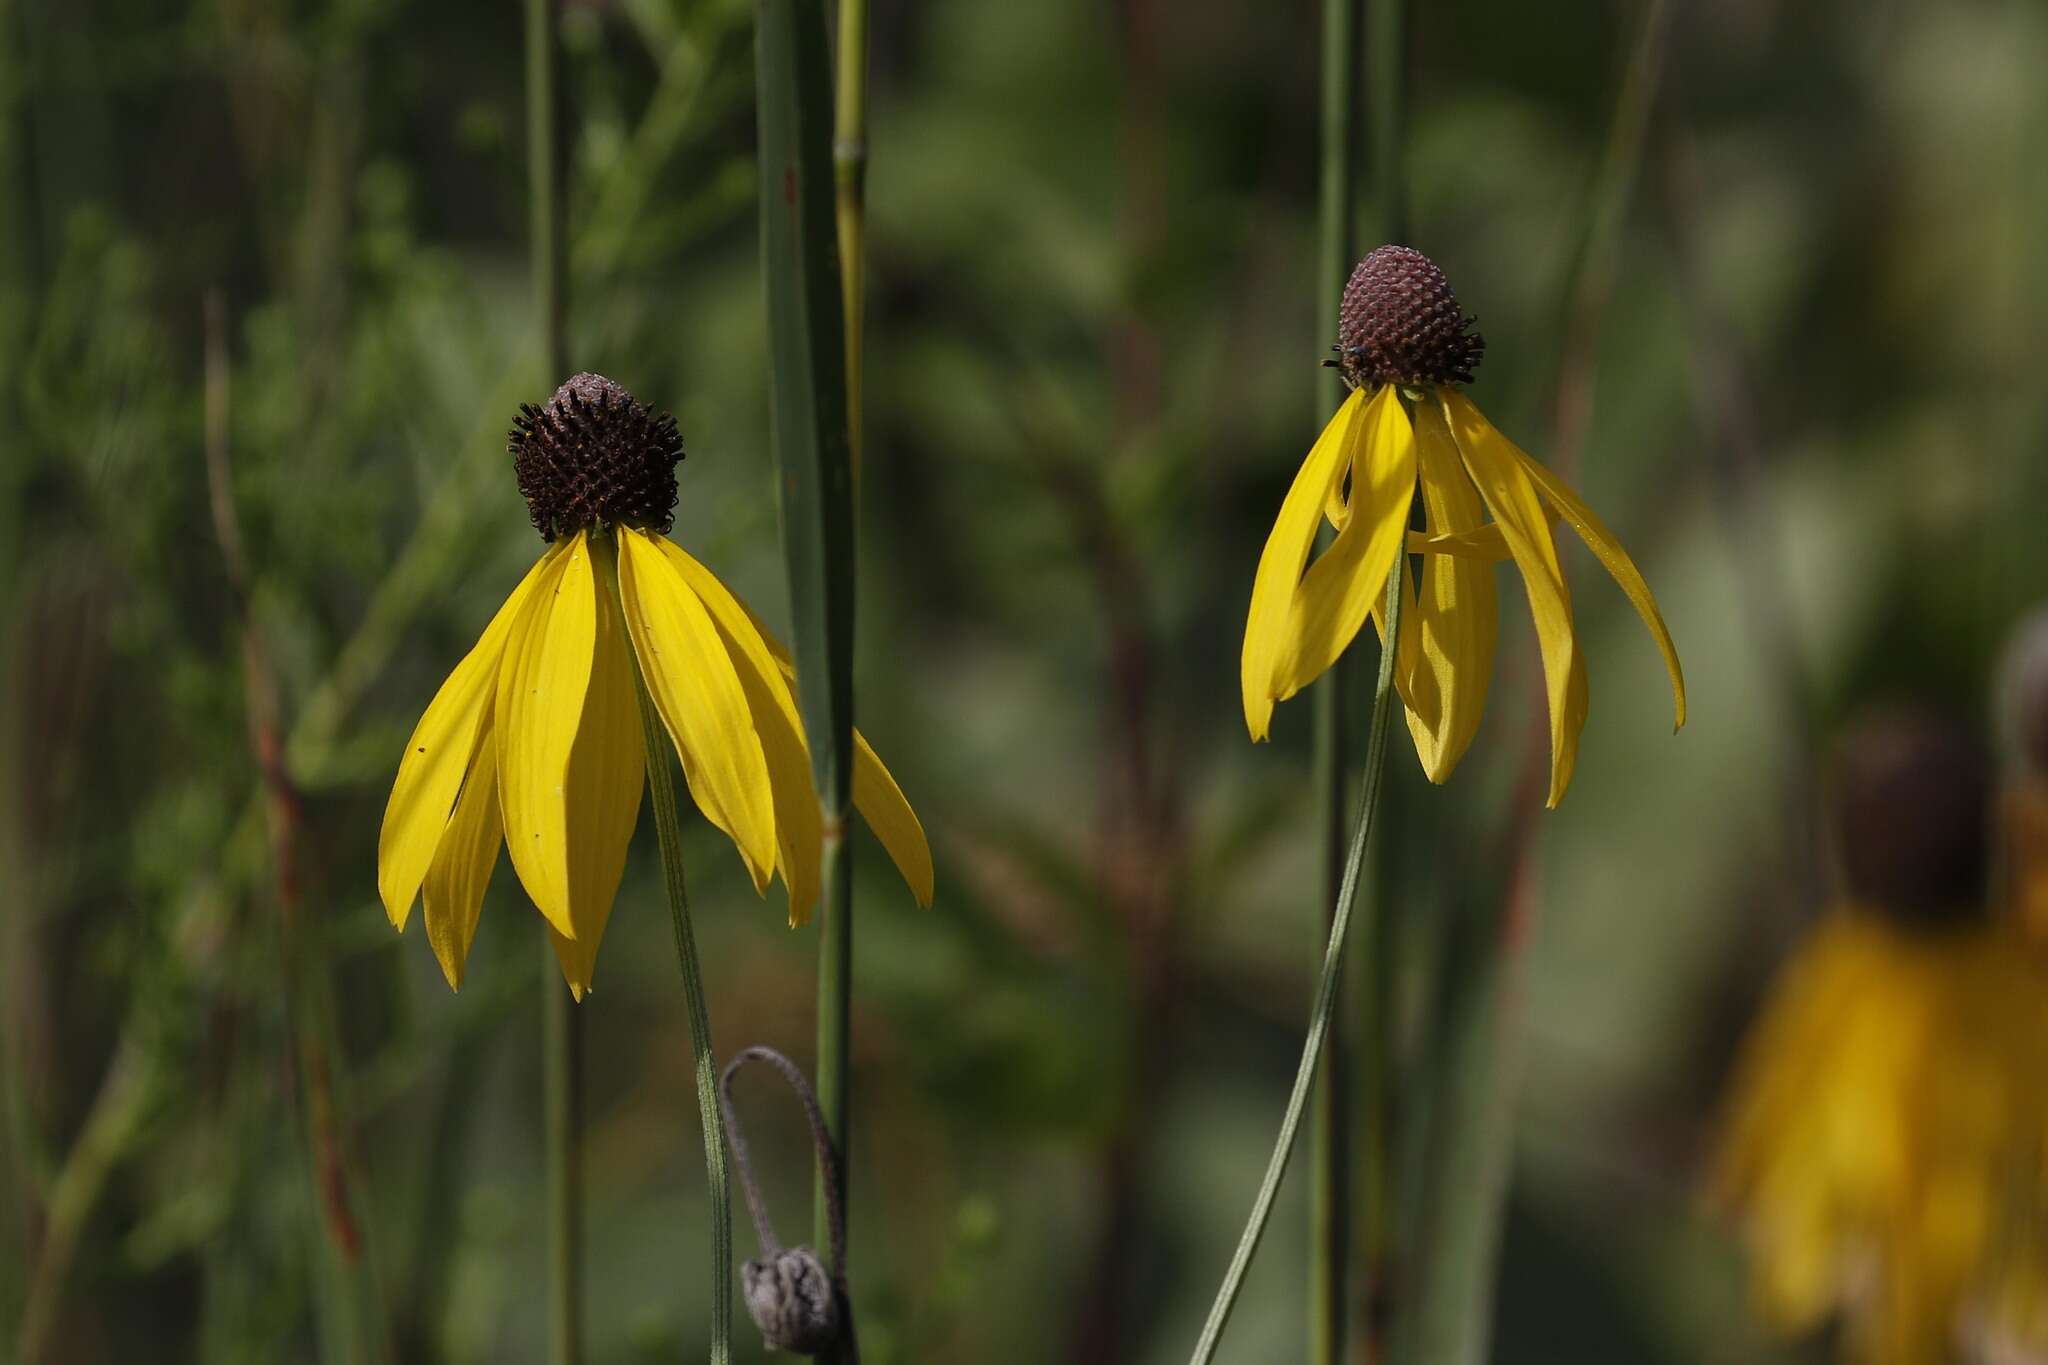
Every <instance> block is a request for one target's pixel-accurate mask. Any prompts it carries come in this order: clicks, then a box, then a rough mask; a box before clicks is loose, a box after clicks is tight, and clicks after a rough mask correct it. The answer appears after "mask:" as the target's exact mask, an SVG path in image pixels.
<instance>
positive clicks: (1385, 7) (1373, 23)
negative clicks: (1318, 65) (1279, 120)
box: [1365, 0, 1408, 242]
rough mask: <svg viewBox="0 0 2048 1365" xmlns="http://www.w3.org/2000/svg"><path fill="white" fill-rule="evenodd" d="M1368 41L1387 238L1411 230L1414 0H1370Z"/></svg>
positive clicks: (1375, 168) (1375, 167)
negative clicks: (1410, 107)
mask: <svg viewBox="0 0 2048 1365" xmlns="http://www.w3.org/2000/svg"><path fill="white" fill-rule="evenodd" d="M1366 24H1367V29H1366V38H1365V47H1366V52H1367V53H1368V54H1369V60H1370V61H1371V63H1372V72H1371V75H1370V79H1369V83H1368V85H1367V99H1368V100H1369V101H1370V103H1371V112H1370V115H1369V118H1370V121H1371V128H1372V133H1371V136H1372V180H1373V203H1374V209H1375V212H1376V217H1377V219H1378V224H1379V236H1380V240H1381V241H1383V242H1401V241H1403V240H1404V239H1405V238H1406V237H1407V236H1408V166H1407V147H1408V141H1407V139H1408V91H1407V86H1408V4H1407V0H1370V4H1369V5H1368V7H1367V11H1366Z"/></svg>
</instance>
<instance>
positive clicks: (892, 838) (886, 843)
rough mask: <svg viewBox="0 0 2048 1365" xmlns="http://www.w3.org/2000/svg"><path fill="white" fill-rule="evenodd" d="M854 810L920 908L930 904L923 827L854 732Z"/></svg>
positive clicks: (929, 858) (928, 848) (928, 859)
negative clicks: (878, 842) (866, 825)
mask: <svg viewBox="0 0 2048 1365" xmlns="http://www.w3.org/2000/svg"><path fill="white" fill-rule="evenodd" d="M853 808H854V809H855V810H857V811H859V812H860V816H861V819H863V820H865V821H867V822H868V828H869V829H871V830H873V831H874V832H875V837H876V838H877V839H879V840H881V841H882V848H883V850H884V851H885V852H886V853H888V855H889V861H891V862H893V863H895V864H896V870H897V871H898V872H900V873H902V874H903V880H904V881H905V882H906V883H907V884H908V885H909V887H910V894H911V896H912V898H913V899H915V900H916V901H917V903H918V904H919V905H923V906H929V905H930V904H931V903H932V891H933V877H932V849H931V845H930V843H928V842H927V841H926V840H925V837H924V825H923V823H922V822H920V821H919V820H918V818H917V812H916V811H914V810H912V809H911V808H910V802H909V800H908V799H907V798H905V796H904V795H903V789H902V788H901V787H899V786H897V785H896V779H895V778H894V777H892V776H890V773H889V770H888V768H886V767H884V766H883V765H882V760H881V759H879V758H877V757H876V756H875V751H874V749H873V747H872V746H870V745H869V744H868V741H867V736H865V735H863V734H861V732H860V731H858V730H855V731H854V732H853Z"/></svg>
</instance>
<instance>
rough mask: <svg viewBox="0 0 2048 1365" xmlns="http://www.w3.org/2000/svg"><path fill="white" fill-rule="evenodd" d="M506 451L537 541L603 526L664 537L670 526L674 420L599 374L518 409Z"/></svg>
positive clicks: (676, 445)
mask: <svg viewBox="0 0 2048 1365" xmlns="http://www.w3.org/2000/svg"><path fill="white" fill-rule="evenodd" d="M506 449H507V451H508V452H509V453H510V454H511V456H512V469H513V472H514V473H515V474H516V475H517V476H518V479H519V495H520V496H521V497H523V498H525V499H526V506H527V508H528V510H529V511H531V512H532V513H533V529H534V530H536V531H539V532H540V534H541V538H542V539H544V540H550V541H552V540H557V539H560V538H561V537H563V536H570V535H574V534H576V532H578V531H587V530H593V529H596V528H599V527H608V526H637V527H640V528H642V529H645V530H652V531H666V530H668V528H669V526H670V525H671V524H673V522H674V521H675V507H676V461H678V460H680V459H682V458H683V443H682V438H681V437H680V436H678V435H677V434H676V419H675V418H673V417H671V416H669V415H668V414H667V413H665V412H661V413H657V412H655V411H654V410H653V409H652V408H649V407H647V406H646V405H645V404H643V403H640V402H638V401H636V400H635V399H634V397H633V395H632V394H630V393H627V392H626V391H625V390H624V389H623V388H620V387H619V386H618V385H617V384H614V383H613V382H612V381H611V380H609V379H606V378H605V377H604V376H603V375H601V374H579V375H577V376H575V377H574V378H572V379H570V380H569V381H568V382H567V383H566V384H564V385H562V387H561V388H559V389H556V390H555V396H554V397H553V398H550V399H549V400H548V403H547V406H546V407H540V408H537V407H535V406H534V405H533V404H531V403H522V404H520V405H519V415H518V416H517V417H514V418H513V419H512V434H511V438H510V440H509V442H508V443H507V446H506Z"/></svg>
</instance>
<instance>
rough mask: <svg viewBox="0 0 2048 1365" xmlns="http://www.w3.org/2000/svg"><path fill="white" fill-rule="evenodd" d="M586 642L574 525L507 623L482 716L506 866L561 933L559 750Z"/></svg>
mask: <svg viewBox="0 0 2048 1365" xmlns="http://www.w3.org/2000/svg"><path fill="white" fill-rule="evenodd" d="M596 640H597V580H596V577H595V576H594V575H593V573H592V572H591V567H590V544H589V536H588V533H586V532H582V531H579V532H577V533H576V535H575V537H574V538H573V539H571V540H569V541H567V542H566V543H565V544H564V546H563V549H562V552H561V553H560V554H558V555H556V556H554V557H553V558H552V559H551V560H550V561H549V562H548V569H547V572H546V573H545V574H543V575H541V576H540V577H539V578H538V579H536V580H535V581H534V585H533V591H532V593H531V594H530V596H529V597H528V598H527V601H526V603H525V605H524V606H523V607H522V608H521V610H520V612H519V616H518V619H517V620H515V621H514V622H513V623H512V629H511V632H510V633H509V634H508V635H507V636H506V638H505V657H504V662H503V664H502V666H501V667H500V669H499V673H498V692H497V704H496V707H495V709H494V714H493V716H492V727H493V729H494V730H495V731H496V733H497V744H498V800H499V807H500V813H501V815H502V817H503V819H504V822H505V846H506V849H507V850H508V851H509V852H510V853H511V855H512V868H513V870H514V871H515V872H517V873H518V874H519V881H520V884H521V885H522V886H524V887H525V888H526V894H527V895H528V897H530V898H531V899H532V901H533V903H534V905H535V906H537V907H539V909H540V912H541V914H543V915H545V916H546V917H547V920H548V923H549V924H552V925H553V926H554V927H555V928H556V929H557V930H559V931H560V932H561V933H562V934H564V935H565V936H570V937H573V936H574V935H575V933H576V930H575V928H574V927H573V921H572V920H571V918H570V913H569V891H570V880H569V802H568V789H569V754H570V751H571V750H572V749H574V748H575V745H576V731H577V727H578V726H580V725H581V724H582V722H583V703H584V695H585V693H586V692H587V691H588V690H589V686H590V674H591V652H592V650H593V649H594V648H595V646H596Z"/></svg>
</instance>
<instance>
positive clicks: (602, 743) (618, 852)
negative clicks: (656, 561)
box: [548, 542, 647, 1000]
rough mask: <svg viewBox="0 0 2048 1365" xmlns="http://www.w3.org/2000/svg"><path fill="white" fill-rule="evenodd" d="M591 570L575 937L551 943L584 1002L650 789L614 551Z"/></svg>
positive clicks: (597, 555)
mask: <svg viewBox="0 0 2048 1365" xmlns="http://www.w3.org/2000/svg"><path fill="white" fill-rule="evenodd" d="M590 549H591V557H592V561H593V566H594V568H595V570H596V575H595V576H596V588H597V591H596V603H595V607H596V610H595V613H594V614H595V631H594V634H593V639H592V647H591V657H590V685H589V687H588V688H587V689H586V690H585V692H584V696H583V720H582V722H581V724H579V725H578V726H577V727H576V744H575V747H574V748H573V749H571V750H570V752H569V772H568V792H567V795H568V814H569V820H568V833H569V923H570V926H571V927H572V928H573V930H574V934H573V935H568V934H562V933H559V932H556V930H555V927H554V922H553V919H552V917H550V920H549V926H548V928H549V934H548V936H549V939H550V941H552V942H553V944H554V946H555V957H556V959H557V960H558V961H559V962H560V963H561V964H562V975H563V977H565V978H566V979H567V980H568V982H569V990H570V991H571V992H572V993H573V994H574V995H575V997H576V998H577V999H578V1000H581V999H582V998H583V996H584V994H585V993H586V992H588V991H589V989H590V982H591V977H592V975H593V973H594V972H595V969H596V965H597V948H598V944H600V943H601V942H603V940H604V930H605V925H606V924H607V923H609V922H610V920H611V915H612V902H613V901H614V900H615V899H617V897H618V894H619V878H620V877H622V876H623V875H624V874H625V871H626V848H627V846H628V845H629V844H631V843H632V842H633V826H634V825H635V824H637V823H638V822H639V819H640V794H641V792H642V791H643V790H645V787H646V783H647V748H646V744H645V742H644V740H643V738H642V735H641V729H640V696H639V693H638V692H637V691H635V690H634V687H633V654H632V648H633V647H632V644H631V642H630V640H629V639H628V638H627V633H626V621H625V618H624V617H623V615H622V614H621V613H620V611H619V585H618V571H617V550H616V549H615V548H614V547H613V546H612V545H611V544H609V543H606V542H598V543H595V544H593V545H592V546H591V547H590Z"/></svg>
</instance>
